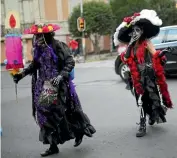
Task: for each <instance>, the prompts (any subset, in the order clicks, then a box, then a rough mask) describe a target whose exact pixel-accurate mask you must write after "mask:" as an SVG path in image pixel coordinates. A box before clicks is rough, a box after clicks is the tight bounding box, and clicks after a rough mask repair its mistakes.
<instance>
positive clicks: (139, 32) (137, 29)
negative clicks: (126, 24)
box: [130, 26, 143, 41]
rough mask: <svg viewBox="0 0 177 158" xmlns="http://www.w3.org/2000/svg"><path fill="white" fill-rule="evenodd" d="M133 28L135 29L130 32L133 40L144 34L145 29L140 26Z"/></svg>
mask: <svg viewBox="0 0 177 158" xmlns="http://www.w3.org/2000/svg"><path fill="white" fill-rule="evenodd" d="M132 30H133V31H132V33H131V34H130V36H132V41H137V40H138V39H139V38H140V37H141V35H142V34H143V30H142V29H141V28H140V27H138V26H134V27H133V29H132Z"/></svg>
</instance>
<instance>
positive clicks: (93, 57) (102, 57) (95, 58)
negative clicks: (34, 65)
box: [1, 52, 117, 72]
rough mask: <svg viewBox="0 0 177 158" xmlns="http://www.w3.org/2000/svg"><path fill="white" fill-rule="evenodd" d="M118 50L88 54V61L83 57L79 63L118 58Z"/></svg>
mask: <svg viewBox="0 0 177 158" xmlns="http://www.w3.org/2000/svg"><path fill="white" fill-rule="evenodd" d="M116 57H117V52H112V53H107V54H100V55H87V57H86V62H84V59H83V58H82V59H81V61H80V62H79V63H76V64H77V65H78V64H84V63H88V62H97V61H102V60H110V59H116ZM28 65H29V64H26V65H25V67H27V66H28ZM4 71H6V67H5V66H2V65H1V72H4Z"/></svg>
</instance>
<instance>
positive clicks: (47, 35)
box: [14, 24, 96, 157]
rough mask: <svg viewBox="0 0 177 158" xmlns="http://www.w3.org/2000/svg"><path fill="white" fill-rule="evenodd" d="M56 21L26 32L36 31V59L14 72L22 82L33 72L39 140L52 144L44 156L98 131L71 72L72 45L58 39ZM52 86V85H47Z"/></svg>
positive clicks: (33, 101) (34, 101)
mask: <svg viewBox="0 0 177 158" xmlns="http://www.w3.org/2000/svg"><path fill="white" fill-rule="evenodd" d="M57 29H59V27H57V26H56V25H52V24H48V25H42V24H40V25H33V26H32V27H31V28H30V29H28V30H26V33H30V34H34V37H33V47H34V49H33V51H34V53H33V61H32V62H31V64H30V65H29V66H28V67H27V68H26V69H24V70H23V71H22V72H21V73H19V74H16V75H15V76H14V82H15V83H18V82H19V81H20V80H21V79H22V78H24V77H25V76H27V75H32V109H33V117H34V118H35V120H36V122H37V124H38V125H39V127H40V133H39V140H40V141H41V142H43V144H50V147H49V149H47V150H46V151H45V152H44V153H41V156H42V157H45V156H48V155H52V154H57V153H59V149H58V147H57V145H58V144H63V143H64V142H66V141H68V140H71V139H75V144H74V146H75V147H77V146H79V145H80V144H81V142H82V139H83V136H84V135H86V136H88V137H92V135H93V134H94V133H95V132H96V130H95V129H94V127H93V126H92V125H91V123H90V120H89V118H88V117H87V115H86V114H85V113H84V112H83V110H82V108H81V104H80V101H79V98H78V96H77V93H76V90H75V86H74V84H73V81H72V77H73V75H72V74H71V72H72V70H73V68H74V66H75V62H74V60H73V57H72V55H71V52H70V49H69V48H68V46H67V45H66V44H65V43H63V42H60V41H58V40H55V39H54V31H56V30H57ZM46 87H48V88H46Z"/></svg>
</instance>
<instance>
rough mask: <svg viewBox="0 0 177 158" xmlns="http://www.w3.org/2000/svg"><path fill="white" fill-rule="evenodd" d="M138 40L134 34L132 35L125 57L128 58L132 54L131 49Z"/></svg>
mask: <svg viewBox="0 0 177 158" xmlns="http://www.w3.org/2000/svg"><path fill="white" fill-rule="evenodd" d="M136 41H137V38H135V37H134V36H132V37H131V40H130V42H129V44H128V47H127V50H126V53H125V55H124V57H125V58H127V59H128V58H129V57H130V55H131V49H132V47H133V45H134V43H135V42H136Z"/></svg>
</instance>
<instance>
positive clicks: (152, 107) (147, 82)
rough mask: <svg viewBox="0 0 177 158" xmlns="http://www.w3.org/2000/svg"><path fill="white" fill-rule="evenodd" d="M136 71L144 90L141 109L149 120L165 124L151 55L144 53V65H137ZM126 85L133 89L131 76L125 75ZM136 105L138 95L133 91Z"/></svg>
mask: <svg viewBox="0 0 177 158" xmlns="http://www.w3.org/2000/svg"><path fill="white" fill-rule="evenodd" d="M137 66H138V70H139V72H140V76H141V81H140V82H141V84H142V86H143V89H144V94H143V96H142V103H143V104H142V107H143V110H144V112H145V115H146V114H147V115H149V116H150V117H151V119H153V120H154V121H156V122H157V123H160V122H166V118H165V115H166V108H165V107H164V106H163V105H162V104H161V98H160V93H159V90H158V86H157V84H156V76H155V73H154V70H153V68H152V62H151V55H150V54H149V52H146V55H145V63H144V64H138V65H137ZM127 84H128V85H129V87H130V88H131V90H132V89H133V84H132V80H131V75H130V74H129V75H128V74H127ZM134 94H135V97H136V101H137V105H138V99H139V97H140V96H139V95H138V94H137V93H136V91H134Z"/></svg>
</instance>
